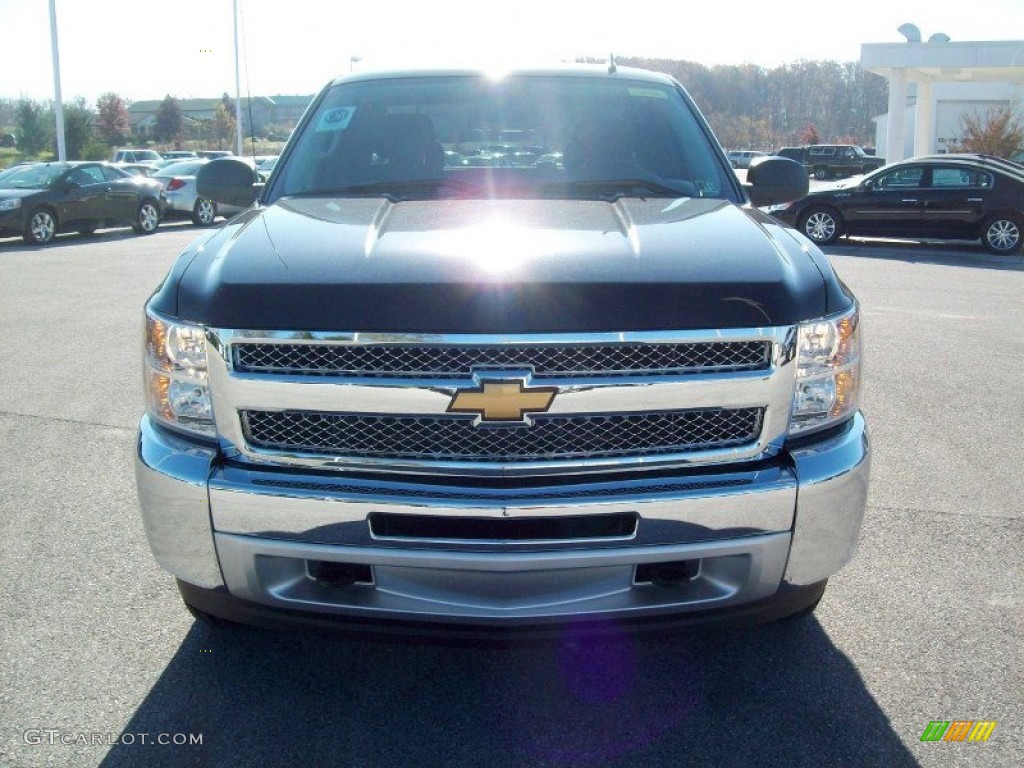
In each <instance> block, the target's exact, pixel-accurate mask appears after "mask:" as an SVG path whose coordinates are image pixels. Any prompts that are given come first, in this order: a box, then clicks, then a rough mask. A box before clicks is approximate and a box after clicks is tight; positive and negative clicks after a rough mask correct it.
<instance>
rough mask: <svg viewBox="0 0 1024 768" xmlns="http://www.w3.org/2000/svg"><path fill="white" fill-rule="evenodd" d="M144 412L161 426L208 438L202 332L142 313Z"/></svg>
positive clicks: (211, 432) (210, 416) (209, 411)
mask: <svg viewBox="0 0 1024 768" xmlns="http://www.w3.org/2000/svg"><path fill="white" fill-rule="evenodd" d="M143 374H144V376H145V382H146V410H147V412H148V413H149V415H150V416H152V417H153V418H154V419H156V420H157V421H159V422H160V423H162V424H166V425H167V426H169V427H174V428H175V429H182V430H185V431H187V432H192V433H195V434H198V435H207V436H212V435H214V434H215V432H216V430H215V428H214V424H213V402H212V401H211V399H210V389H209V387H208V386H207V380H206V332H205V331H204V330H203V328H201V327H200V326H197V325H188V324H186V323H172V322H170V321H168V320H164V319H162V318H160V317H157V316H156V315H154V314H152V313H150V312H148V311H147V313H146V365H145V367H144V371H143Z"/></svg>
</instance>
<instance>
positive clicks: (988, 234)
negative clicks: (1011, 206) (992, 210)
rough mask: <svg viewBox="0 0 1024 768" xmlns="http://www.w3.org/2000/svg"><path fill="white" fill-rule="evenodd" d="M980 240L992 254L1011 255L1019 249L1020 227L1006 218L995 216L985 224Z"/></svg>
mask: <svg viewBox="0 0 1024 768" xmlns="http://www.w3.org/2000/svg"><path fill="white" fill-rule="evenodd" d="M981 240H982V242H983V243H984V244H985V248H987V249H988V250H989V251H991V252H992V253H1013V252H1014V251H1016V250H1017V249H1018V248H1020V243H1021V225H1020V223H1018V222H1016V221H1014V220H1013V219H1011V218H1009V217H1008V216H995V217H993V218H991V219H989V221H988V222H986V224H985V233H984V235H982V238H981Z"/></svg>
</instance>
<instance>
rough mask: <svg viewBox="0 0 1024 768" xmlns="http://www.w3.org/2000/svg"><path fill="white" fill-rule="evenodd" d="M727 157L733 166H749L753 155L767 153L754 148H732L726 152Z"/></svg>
mask: <svg viewBox="0 0 1024 768" xmlns="http://www.w3.org/2000/svg"><path fill="white" fill-rule="evenodd" d="M727 157H728V158H729V163H730V164H731V165H732V167H733V168H749V167H750V161H751V160H753V159H754V158H755V157H768V153H767V152H758V151H757V150H754V149H733V150H730V151H729V152H728V153H727Z"/></svg>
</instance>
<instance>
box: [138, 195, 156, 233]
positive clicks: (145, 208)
mask: <svg viewBox="0 0 1024 768" xmlns="http://www.w3.org/2000/svg"><path fill="white" fill-rule="evenodd" d="M159 226H160V209H159V208H157V207H156V203H154V202H153V201H152V200H143V201H142V204H141V205H139V210H138V212H137V213H136V214H135V223H134V224H132V229H134V230H135V232H136V233H137V234H140V235H152V234H153V233H154V232H156V228H157V227H159Z"/></svg>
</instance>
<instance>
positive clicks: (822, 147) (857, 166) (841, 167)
mask: <svg viewBox="0 0 1024 768" xmlns="http://www.w3.org/2000/svg"><path fill="white" fill-rule="evenodd" d="M804 165H806V166H807V168H808V170H809V171H810V172H811V173H813V174H814V178H816V179H820V180H823V179H832V178H844V177H846V176H855V175H857V174H860V173H870V172H871V171H873V170H875V169H877V168H881V167H882V166H883V165H885V158H882V157H875V156H874V155H869V154H868V153H867V152H865V151H864V150H863V149H861V148H860V147H858V146H857V145H855V144H811V145H810V146H809V147H806V148H805V154H804Z"/></svg>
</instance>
